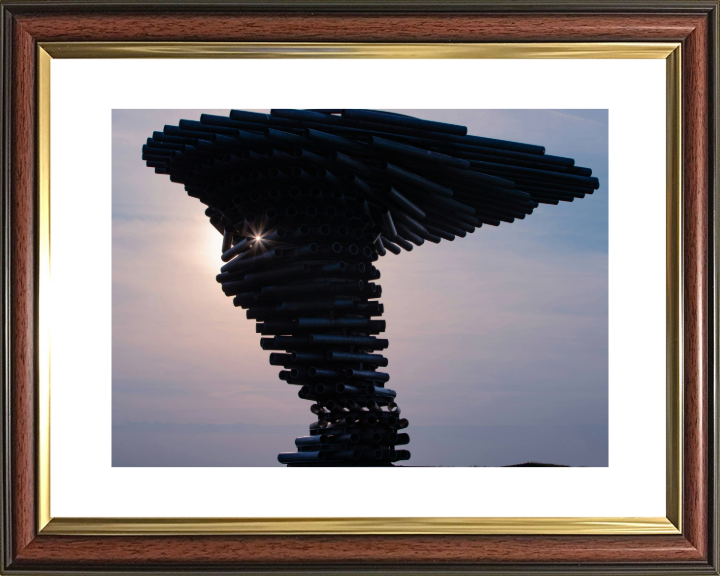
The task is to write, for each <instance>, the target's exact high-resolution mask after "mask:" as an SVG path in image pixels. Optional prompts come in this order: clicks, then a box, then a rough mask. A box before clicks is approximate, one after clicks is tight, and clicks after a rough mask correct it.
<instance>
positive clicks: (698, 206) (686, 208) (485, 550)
mask: <svg viewBox="0 0 720 576" xmlns="http://www.w3.org/2000/svg"><path fill="white" fill-rule="evenodd" d="M0 12H1V16H2V34H3V38H2V45H1V50H2V55H1V60H2V70H1V72H2V78H1V79H2V85H1V86H0V90H1V92H2V117H1V122H2V138H1V139H0V146H2V151H1V154H0V162H2V181H1V183H0V185H1V187H2V188H1V189H2V209H1V210H2V212H1V216H2V236H1V243H2V252H1V256H0V257H1V258H2V261H1V262H0V263H1V267H0V268H1V272H0V273H1V274H2V296H3V298H2V321H3V332H2V379H3V396H2V409H3V415H4V416H5V418H4V421H3V427H2V436H3V437H2V440H3V445H2V449H3V457H2V466H3V469H2V480H3V488H4V489H3V494H2V498H3V502H2V505H3V511H2V520H3V522H2V526H1V528H2V544H3V554H2V558H1V559H0V562H1V570H2V571H3V573H7V574H13V573H38V572H42V573H59V572H60V571H73V572H77V571H88V572H104V571H111V570H112V571H116V570H119V571H126V572H147V571H151V570H152V571H155V570H157V571H222V572H258V573H259V572H332V573H345V572H360V571H362V572H391V573H402V572H453V571H459V572H483V573H495V572H497V573H500V572H503V573H508V572H515V573H526V572H549V571H552V572H565V573H572V572H578V573H580V572H582V573H588V572H613V573H626V572H640V571H642V572H657V573H663V574H665V573H667V574H670V573H673V574H675V573H677V574H680V573H683V574H684V573H690V572H692V573H702V574H718V566H719V562H718V513H717V480H718V477H717V413H716V406H717V404H716V400H717V399H716V391H717V388H716V382H717V380H716V374H717V371H716V362H717V354H716V341H715V333H716V298H715V297H716V295H717V286H716V267H715V262H716V258H717V244H716V243H717V239H716V233H717V229H718V226H717V224H716V214H715V211H716V194H717V174H716V165H717V163H716V152H717V149H716V141H717V140H716V139H717V134H716V120H717V118H716V109H717V92H716V91H717V66H718V56H717V49H718V36H717V20H718V3H717V2H716V1H713V2H706V1H698V2H682V1H677V0H670V1H668V2H654V3H647V2H641V1H638V0H633V1H623V2H620V3H614V2H604V3H601V4H598V3H590V2H585V3H580V2H570V3H558V2H555V3H552V4H542V7H541V6H540V4H539V3H538V4H535V3H527V4H526V3H525V2H524V1H519V2H513V3H498V4H490V3H479V2H475V3H463V4H422V3H420V4H413V3H403V4H400V3H384V4H371V3H365V4H364V3H355V4H347V5H343V4H333V3H326V4H314V5H313V4H303V5H300V4H288V3H284V2H280V3H277V4H273V3H270V4H268V3H263V4H259V3H248V2H243V1H240V2H233V3H213V4H210V3H201V2H195V3H182V2H178V1H176V0H175V1H174V0H170V1H168V2H162V1H157V0H156V1H151V2H124V1H123V0H120V1H116V2H113V3H109V2H97V1H94V0H89V1H86V2H83V1H82V0H74V1H67V2H62V1H54V0H48V1H45V2H14V1H12V0H10V1H6V2H3V3H2V6H0ZM139 40H142V41H152V40H157V41H236V42H239V41H246V42H259V41H273V42H280V41H303V42H309V41H327V42H338V41H344V42H531V41H532V42H578V41H586V42H601V41H624V42H651V41H657V42H681V43H682V70H683V76H682V123H683V141H682V146H683V150H682V153H683V206H682V210H683V212H684V221H683V229H682V235H683V246H684V255H683V258H684V276H683V280H682V281H683V290H684V302H683V310H684V319H685V324H684V326H683V331H684V365H683V378H684V386H685V396H684V426H685V436H684V443H683V459H684V469H683V483H684V486H683V494H682V502H683V526H684V528H683V533H682V535H676V536H673V535H658V536H650V535H648V536H332V537H331V536H237V537H231V536H172V537H171V536H167V537H163V536H100V537H98V536H87V537H81V536H50V535H44V534H38V531H37V522H36V516H37V514H36V490H37V489H36V467H37V466H36V418H35V400H36V383H37V374H36V366H37V348H36V344H35V342H36V337H37V322H36V320H37V290H36V286H37V280H36V278H37V247H38V236H37V208H38V207H37V200H36V196H37V194H36V168H35V165H36V162H35V158H36V156H35V155H36V145H37V142H36V126H35V122H36V114H37V101H36V67H35V62H36V49H37V43H38V42H50V41H65V42H68V41H139Z"/></svg>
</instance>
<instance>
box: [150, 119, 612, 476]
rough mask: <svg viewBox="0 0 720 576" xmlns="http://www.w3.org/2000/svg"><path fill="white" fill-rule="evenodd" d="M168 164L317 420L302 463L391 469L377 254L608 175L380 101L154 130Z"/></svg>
mask: <svg viewBox="0 0 720 576" xmlns="http://www.w3.org/2000/svg"><path fill="white" fill-rule="evenodd" d="M142 154H143V156H142V157H143V160H145V161H147V165H148V166H149V167H152V168H154V169H155V172H156V173H158V174H167V175H169V176H170V180H171V181H173V182H177V183H179V184H183V185H184V187H185V190H186V191H187V193H188V195H189V196H192V197H194V198H197V199H199V200H200V202H202V203H203V204H205V205H206V206H207V209H206V210H205V214H206V215H207V216H208V217H209V219H210V223H211V224H212V225H213V226H214V227H215V228H216V229H217V230H218V232H220V234H222V237H223V239H222V260H223V262H225V264H224V265H223V266H222V268H221V269H220V274H219V275H218V276H217V281H218V282H219V283H220V284H221V285H222V290H223V292H224V293H225V294H226V295H227V296H232V297H233V304H234V305H235V306H237V307H241V308H243V309H245V310H246V311H247V312H246V315H247V318H249V319H252V320H255V321H256V322H257V325H256V330H257V332H258V333H259V334H261V335H262V337H261V338H260V345H261V347H262V349H263V350H269V351H272V352H271V353H270V364H271V365H273V366H279V367H282V370H281V371H280V373H279V377H280V379H281V380H283V381H284V382H285V383H286V384H289V385H292V386H296V387H297V388H298V396H299V397H300V398H302V399H303V400H308V401H310V402H312V403H313V404H312V406H311V411H312V413H313V414H315V415H316V416H317V421H316V422H314V423H312V424H311V425H310V432H309V435H308V436H304V437H301V438H297V439H296V440H295V445H296V447H297V451H296V452H289V453H283V454H280V455H279V456H278V460H279V461H280V462H281V463H283V464H287V465H288V466H391V465H392V463H393V462H397V461H401V460H407V459H409V458H410V452H409V451H407V450H404V449H399V448H398V447H399V446H404V445H406V444H407V443H408V442H409V437H408V435H407V434H405V433H403V432H400V430H402V429H403V428H405V427H407V425H408V421H407V420H406V419H405V418H401V417H400V409H399V407H398V405H397V403H396V401H395V392H394V391H393V390H391V389H389V388H387V387H386V384H387V382H388V380H389V379H390V377H389V375H388V374H387V373H386V372H383V371H381V370H380V369H382V368H384V367H386V366H387V365H388V361H387V358H385V357H384V356H383V355H382V354H381V353H380V352H381V351H382V350H383V349H385V348H387V347H388V341H387V340H386V339H383V338H379V337H378V336H377V335H378V334H380V333H382V332H384V331H385V321H384V320H380V319H378V318H379V317H380V316H382V314H383V305H382V304H380V303H379V302H378V298H380V296H381V294H382V289H381V287H380V285H379V284H377V283H376V282H375V281H376V280H378V279H379V278H380V271H379V270H378V269H377V268H376V267H375V266H374V265H373V263H374V262H376V261H377V260H378V258H379V257H380V256H385V255H386V254H387V253H388V252H392V253H393V254H399V253H400V252H401V251H402V250H406V251H411V250H412V249H413V247H414V246H422V245H423V244H424V243H425V241H428V242H433V243H439V242H441V241H442V240H448V241H453V240H454V239H455V238H456V237H458V236H459V237H461V238H464V237H465V235H466V234H468V233H472V232H474V231H475V229H476V228H480V227H481V226H482V225H483V224H485V225H491V226H498V225H500V223H501V222H509V223H512V222H514V221H515V219H517V218H519V219H523V218H525V216H526V215H528V214H532V212H533V210H534V209H535V208H537V207H538V205H539V204H540V203H543V204H558V203H559V202H572V201H573V200H574V199H575V198H583V197H584V196H585V194H592V193H593V191H594V190H595V189H597V188H598V186H599V183H598V180H597V178H594V177H592V176H591V170H590V169H589V168H582V167H578V166H575V162H574V160H572V159H570V158H562V157H558V156H550V155H547V154H545V149H544V148H543V147H542V146H534V145H530V144H521V143H517V142H509V141H505V140H496V139H492V138H482V137H479V136H468V135H467V128H466V127H464V126H458V125H454V124H445V123H441V122H433V121H428V120H422V119H419V118H413V117H410V116H405V115H400V114H393V113H389V112H377V111H372V110H272V112H271V113H270V114H258V113H253V112H245V111H240V110H233V111H232V112H231V113H230V116H229V117H225V116H214V115H210V114H202V115H201V117H200V121H194V120H181V121H180V123H179V125H178V126H165V128H164V129H163V131H162V132H154V133H153V135H152V137H151V138H148V140H147V143H146V144H145V145H144V146H143V150H142Z"/></svg>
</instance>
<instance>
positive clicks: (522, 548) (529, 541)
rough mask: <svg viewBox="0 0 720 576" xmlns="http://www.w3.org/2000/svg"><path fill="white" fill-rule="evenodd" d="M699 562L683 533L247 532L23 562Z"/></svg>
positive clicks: (55, 549) (71, 551) (52, 543)
mask: <svg viewBox="0 0 720 576" xmlns="http://www.w3.org/2000/svg"><path fill="white" fill-rule="evenodd" d="M649 558H652V559H653V561H654V562H678V561H683V562H693V561H695V562H696V561H699V560H702V556H701V555H700V554H699V553H698V552H697V550H695V549H694V548H693V547H692V546H691V545H689V544H688V542H687V541H686V540H685V539H684V538H683V537H682V536H661V537H655V536H643V537H631V538H626V537H620V536H617V537H615V536H612V537H585V536H583V537H580V536H547V537H538V536H416V537H408V536H352V537H347V536H336V537H332V536H273V537H263V536H244V537H241V536H239V537H192V536H189V537H171V536H167V537H158V536H153V537H123V536H121V537H115V536H108V537H100V538H97V537H69V536H65V537H63V536H55V537H41V538H37V539H36V540H35V541H34V542H33V543H32V544H31V545H30V546H28V547H27V548H26V549H25V550H24V551H23V553H22V556H21V557H20V558H19V559H18V561H17V566H18V567H22V566H27V567H28V568H30V567H36V566H37V567H42V565H43V564H47V563H50V564H54V563H57V562H62V563H76V564H77V565H83V566H87V567H89V566H96V565H101V564H105V565H107V564H123V563H127V562H130V561H131V562H133V563H141V564H142V565H143V566H145V567H148V566H173V565H175V566H177V565H182V566H189V565H198V566H203V567H205V568H207V567H211V566H215V567H227V566H231V565H235V566H238V565H246V566H253V565H258V564H268V563H272V564H277V565H285V566H287V565H298V564H316V565H342V564H348V563H350V564H357V565H370V564H383V565H394V566H401V565H407V564H420V563H429V562H432V563H447V564H462V563H465V564H467V563H472V564H476V563H497V562H543V563H550V562H590V563H607V562H609V563H616V564H617V563H623V562H624V563H628V562H643V561H647V560H648V559H649Z"/></svg>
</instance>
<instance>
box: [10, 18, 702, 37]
mask: <svg viewBox="0 0 720 576" xmlns="http://www.w3.org/2000/svg"><path fill="white" fill-rule="evenodd" d="M701 19H702V17H699V16H697V15H689V16H683V15H676V14H673V15H649V16H643V22H642V25H641V26H638V25H637V22H638V17H637V16H632V15H628V14H610V15H603V14H597V15H562V14H527V15H522V16H520V15H518V14H492V15H487V14H485V15H483V14H464V15H463V14H452V15H449V14H436V15H433V14H423V15H421V16H412V15H380V16H377V15H376V16H371V15H362V14H345V15H343V14H322V13H316V14H288V15H278V14H253V13H243V14H237V13H236V14H216V15H214V14H207V15H205V14H203V15H193V14H135V15H132V14H128V15H126V14H119V15H114V16H112V17H111V18H110V17H108V16H107V15H105V16H101V15H83V14H74V15H52V16H49V15H21V16H18V17H17V23H18V25H19V26H21V27H22V28H23V29H24V30H26V31H27V32H28V33H29V34H31V35H32V36H33V37H34V38H35V39H36V40H38V41H40V42H42V41H55V42H60V41H90V40H95V41H101V40H105V41H112V40H116V41H120V40H132V39H137V40H146V41H147V40H158V41H160V40H164V41H174V40H177V41H180V40H182V41H195V42H199V41H206V42H212V41H235V42H263V41H266V42H283V41H287V42H310V41H313V42H323V41H327V42H333V41H344V42H509V41H515V42H517V41H523V42H533V41H537V42H541V41H550V40H552V41H553V42H565V41H568V42H569V41H573V42H578V41H593V42H603V41H616V42H620V41H636V42H637V41H644V42H651V41H663V40H668V39H671V38H672V39H675V40H679V39H682V38H685V37H686V36H687V35H688V34H690V33H691V32H692V31H693V30H694V29H695V28H696V27H697V26H698V24H699V22H700V20H701Z"/></svg>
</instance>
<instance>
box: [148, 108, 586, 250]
mask: <svg viewBox="0 0 720 576" xmlns="http://www.w3.org/2000/svg"><path fill="white" fill-rule="evenodd" d="M143 159H145V160H146V161H147V164H148V166H150V167H154V168H155V172H157V173H159V174H168V175H169V176H170V179H171V180H172V181H173V182H178V183H181V184H184V185H185V189H186V190H187V193H188V195H190V196H193V197H196V198H198V199H199V200H200V201H201V202H202V203H204V204H206V205H207V206H208V209H207V211H206V212H207V214H208V216H210V218H211V223H212V224H213V225H214V226H215V227H216V228H218V230H220V231H221V232H222V233H225V231H226V230H228V231H230V230H231V231H232V233H233V234H234V235H235V236H236V237H237V236H251V237H254V236H255V235H258V234H257V233H258V232H262V233H264V232H266V231H267V230H269V229H271V228H272V227H273V226H278V225H281V224H282V222H283V218H284V217H285V216H286V215H285V214H283V213H282V210H279V209H278V206H280V207H282V208H283V209H284V210H287V207H286V204H293V203H295V202H294V200H295V199H300V198H307V199H316V200H320V201H322V202H323V203H324V204H328V203H332V198H333V193H334V194H335V195H336V196H338V197H339V194H340V193H342V195H343V197H345V198H349V197H353V198H356V197H358V196H361V197H362V198H364V199H365V200H367V203H368V207H369V208H368V216H369V217H370V218H371V221H372V223H373V225H374V226H379V227H380V228H382V230H381V232H382V239H381V240H380V241H379V242H377V251H378V253H379V255H381V256H382V255H384V254H385V249H386V248H389V249H390V250H391V251H393V252H394V253H399V249H398V245H399V246H400V247H402V248H404V249H406V250H411V249H412V245H413V244H414V245H416V246H417V245H422V244H423V243H424V241H426V240H427V241H430V242H440V240H441V239H445V240H454V238H455V237H456V236H461V237H464V236H465V234H466V233H468V232H474V230H475V229H476V228H479V227H481V226H482V225H483V224H484V225H493V226H498V225H499V224H500V223H501V222H508V223H511V222H513V221H514V220H515V219H517V218H520V219H522V218H525V216H526V215H529V214H532V212H533V210H534V209H535V208H536V207H537V206H538V204H540V203H543V204H557V203H558V202H572V201H573V200H574V199H575V198H583V197H584V196H585V194H592V193H593V191H594V190H595V189H597V188H598V186H599V182H598V180H597V178H594V177H592V176H591V174H592V171H591V170H590V169H589V168H582V167H578V166H575V162H574V160H573V159H571V158H562V157H558V156H551V155H547V154H545V149H544V148H543V147H542V146H535V145H531V144H522V143H518V142H509V141H506V140H497V139H492V138H483V137H480V136H471V135H467V128H466V127H464V126H458V125H454V124H445V123H441V122H433V121H428V120H422V119H419V118H413V117H410V116H404V115H400V114H391V113H388V112H377V111H372V110H272V111H271V113H270V114H259V113H254V112H245V111H241V110H233V111H232V112H231V113H230V115H229V116H228V117H225V116H214V115H210V114H202V115H201V117H200V120H199V121H197V120H181V121H180V123H179V125H178V126H165V128H164V130H163V131H162V132H154V133H153V136H152V138H149V139H148V141H147V144H146V145H145V146H143ZM301 208H302V207H301ZM324 209H325V210H327V208H324ZM363 209H364V208H363ZM269 210H270V211H271V212H270V216H268V211H269ZM336 211H337V209H336ZM290 212H291V214H290V215H288V216H289V217H294V216H296V215H293V214H292V212H293V211H292V210H290Z"/></svg>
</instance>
